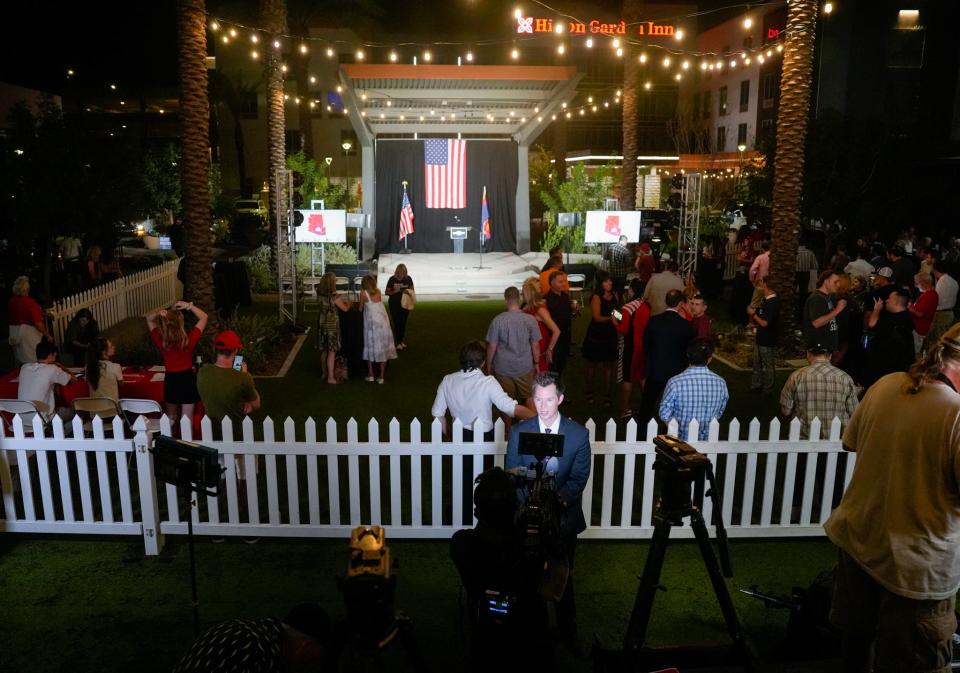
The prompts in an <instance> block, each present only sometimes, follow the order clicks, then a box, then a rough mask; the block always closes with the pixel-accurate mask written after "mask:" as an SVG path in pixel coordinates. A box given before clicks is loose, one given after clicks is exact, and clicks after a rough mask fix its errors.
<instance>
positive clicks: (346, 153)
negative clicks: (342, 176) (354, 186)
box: [340, 140, 353, 210]
mask: <svg viewBox="0 0 960 673" xmlns="http://www.w3.org/2000/svg"><path fill="white" fill-rule="evenodd" d="M340 147H342V148H343V156H344V158H346V160H347V209H348V210H349V209H350V148H351V147H353V143H351V142H350V141H349V140H344V141H343V143H342V144H341V145H340Z"/></svg>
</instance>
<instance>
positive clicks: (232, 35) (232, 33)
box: [229, 28, 237, 37]
mask: <svg viewBox="0 0 960 673" xmlns="http://www.w3.org/2000/svg"><path fill="white" fill-rule="evenodd" d="M229 33H230V37H236V36H237V29H236V28H231V29H230V30H229Z"/></svg>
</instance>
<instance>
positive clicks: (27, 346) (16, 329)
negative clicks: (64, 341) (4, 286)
mask: <svg viewBox="0 0 960 673" xmlns="http://www.w3.org/2000/svg"><path fill="white" fill-rule="evenodd" d="M12 291H13V294H11V295H10V301H9V303H8V304H7V316H8V318H9V321H10V345H11V346H12V347H13V357H14V359H15V360H16V365H17V366H20V365H21V364H24V363H27V362H36V361H37V344H38V343H40V341H41V340H42V339H43V338H44V337H46V339H47V341H53V339H52V338H51V337H50V332H49V331H48V330H47V323H46V321H45V320H44V319H43V309H42V308H40V304H38V303H37V302H36V301H35V300H34V299H33V297H31V296H30V279H29V278H27V277H26V276H19V277H18V278H17V279H16V280H15V281H13V288H12Z"/></svg>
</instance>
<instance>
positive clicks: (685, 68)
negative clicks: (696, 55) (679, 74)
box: [680, 61, 690, 70]
mask: <svg viewBox="0 0 960 673" xmlns="http://www.w3.org/2000/svg"><path fill="white" fill-rule="evenodd" d="M680 67H681V68H683V69H684V70H689V69H690V61H684V62H683V63H681V64H680Z"/></svg>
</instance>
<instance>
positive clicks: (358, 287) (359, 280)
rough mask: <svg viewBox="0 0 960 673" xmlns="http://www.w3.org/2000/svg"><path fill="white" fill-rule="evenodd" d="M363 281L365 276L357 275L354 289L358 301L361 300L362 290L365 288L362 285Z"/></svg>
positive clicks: (354, 280)
mask: <svg viewBox="0 0 960 673" xmlns="http://www.w3.org/2000/svg"><path fill="white" fill-rule="evenodd" d="M362 282H363V276H357V277H355V278H354V279H353V291H354V292H355V293H356V294H357V301H360V291H361V290H362V289H363V288H361V287H360V283H362Z"/></svg>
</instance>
